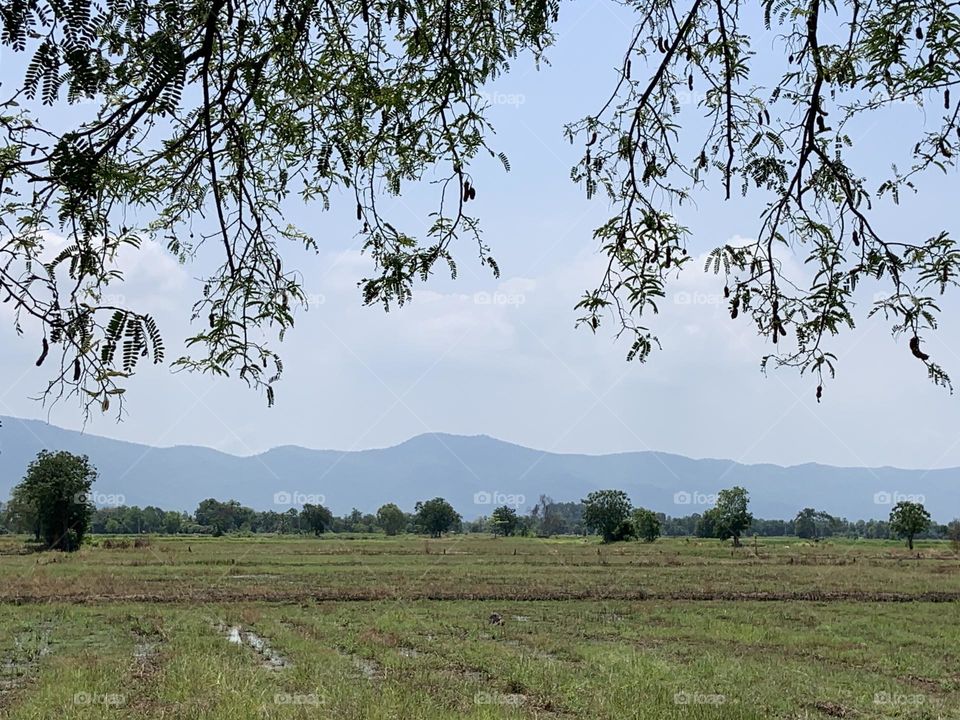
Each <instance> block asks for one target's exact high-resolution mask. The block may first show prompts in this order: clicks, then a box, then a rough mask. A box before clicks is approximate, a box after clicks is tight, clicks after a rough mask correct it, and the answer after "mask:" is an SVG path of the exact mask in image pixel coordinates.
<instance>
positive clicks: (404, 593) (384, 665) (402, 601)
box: [0, 536, 960, 720]
mask: <svg viewBox="0 0 960 720" xmlns="http://www.w3.org/2000/svg"><path fill="white" fill-rule="evenodd" d="M96 540H99V538H95V541H96ZM0 602H2V607H0V718H18V719H19V718H100V717H115V718H191V719H192V718H223V719H224V720H227V719H230V720H236V719H239V720H245V719H246V718H336V719H344V718H357V719H360V718H384V719H386V718H396V719H398V720H401V719H402V720H413V719H416V718H423V719H424V720H427V719H429V720H434V719H436V720H440V719H443V720H447V719H452V718H585V719H591V720H592V719H594V718H610V719H614V718H616V719H620V718H637V719H643V720H670V719H673V718H718V719H720V718H723V719H727V718H729V719H733V718H751V719H752V718H757V719H758V720H759V719H766V718H784V719H788V718H789V719H794V718H796V719H799V718H828V717H850V718H909V719H911V720H912V719H917V720H932V719H934V718H944V719H949V720H960V558H958V557H957V555H956V554H955V553H954V552H953V550H952V549H951V548H950V547H949V545H947V544H946V543H920V544H919V545H918V547H917V548H916V550H914V551H913V552H912V553H911V552H909V551H907V550H906V548H903V547H901V546H900V545H898V544H895V543H884V542H878V541H871V542H826V543H820V544H816V545H814V544H809V543H804V542H800V541H797V540H796V539H793V538H790V539H786V538H784V539H764V540H761V541H759V542H758V543H757V545H756V546H754V545H753V542H752V541H751V543H750V544H748V546H747V547H744V548H742V549H739V550H736V551H734V550H733V549H732V548H730V547H729V546H725V545H721V544H720V543H718V542H717V541H695V540H683V539H681V540H676V539H669V540H660V541H658V542H656V543H654V544H652V545H645V544H641V543H630V544H618V545H611V546H600V545H598V544H597V542H596V541H595V540H593V539H579V538H577V539H557V540H535V539H492V538H485V537H476V536H467V537H452V538H449V539H443V540H429V541H428V540H424V539H423V538H416V537H402V538H389V539H388V538H375V537H371V538H345V537H343V536H337V537H325V538H320V539H313V538H309V539H308V538H302V539H289V538H262V537H258V538H220V539H214V538H151V540H150V545H149V547H141V548H133V547H131V548H127V549H107V548H104V547H87V548H84V549H83V550H81V551H80V552H78V553H75V554H73V555H63V554H59V553H29V552H27V551H26V550H25V548H24V545H23V542H22V539H15V538H0ZM494 613H497V614H498V615H500V616H501V617H502V620H503V622H502V624H492V623H491V622H490V617H491V615H492V614H494Z"/></svg>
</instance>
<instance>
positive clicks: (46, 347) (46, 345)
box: [37, 338, 50, 367]
mask: <svg viewBox="0 0 960 720" xmlns="http://www.w3.org/2000/svg"><path fill="white" fill-rule="evenodd" d="M48 352H50V343H48V342H47V339H46V338H43V350H42V351H41V352H40V357H39V358H37V367H40V366H41V365H43V361H44V360H46V359H47V353H48Z"/></svg>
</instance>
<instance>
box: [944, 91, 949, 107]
mask: <svg viewBox="0 0 960 720" xmlns="http://www.w3.org/2000/svg"><path fill="white" fill-rule="evenodd" d="M943 107H944V109H945V110H949V109H950V88H947V89H946V90H944V91H943Z"/></svg>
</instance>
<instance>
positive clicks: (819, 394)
mask: <svg viewBox="0 0 960 720" xmlns="http://www.w3.org/2000/svg"><path fill="white" fill-rule="evenodd" d="M821 397H823V385H817V402H820V398H821Z"/></svg>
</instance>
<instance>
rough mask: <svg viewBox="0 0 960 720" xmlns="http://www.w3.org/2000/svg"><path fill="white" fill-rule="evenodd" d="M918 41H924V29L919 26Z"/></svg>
mask: <svg viewBox="0 0 960 720" xmlns="http://www.w3.org/2000/svg"><path fill="white" fill-rule="evenodd" d="M917 40H923V28H921V27H920V26H919V25H917Z"/></svg>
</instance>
